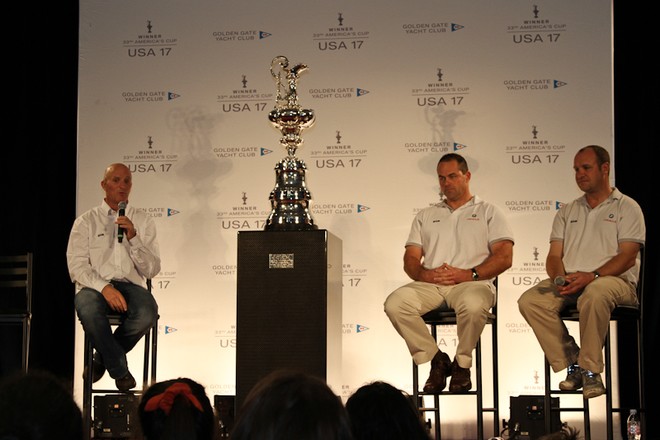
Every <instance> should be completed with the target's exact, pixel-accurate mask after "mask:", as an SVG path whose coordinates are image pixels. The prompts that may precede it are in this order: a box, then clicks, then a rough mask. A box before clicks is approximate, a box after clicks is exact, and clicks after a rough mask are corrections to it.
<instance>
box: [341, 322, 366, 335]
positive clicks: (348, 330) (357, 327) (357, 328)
mask: <svg viewBox="0 0 660 440" xmlns="http://www.w3.org/2000/svg"><path fill="white" fill-rule="evenodd" d="M368 330H369V327H367V326H366V325H362V324H342V325H341V332H342V333H343V334H345V335H353V334H358V333H364V332H366V331H368Z"/></svg>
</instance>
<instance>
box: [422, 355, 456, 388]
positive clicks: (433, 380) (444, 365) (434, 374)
mask: <svg viewBox="0 0 660 440" xmlns="http://www.w3.org/2000/svg"><path fill="white" fill-rule="evenodd" d="M450 373H451V361H450V360H449V356H447V354H446V353H443V352H441V351H438V352H437V353H436V354H435V356H433V359H431V374H429V378H428V380H427V381H426V383H425V384H424V392H425V393H433V394H437V393H439V392H440V391H442V390H444V389H445V387H446V386H447V376H449V374H450Z"/></svg>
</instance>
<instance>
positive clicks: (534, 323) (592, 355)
mask: <svg viewBox="0 0 660 440" xmlns="http://www.w3.org/2000/svg"><path fill="white" fill-rule="evenodd" d="M575 304H577V309H578V311H579V313H580V323H579V328H580V346H581V348H580V346H578V345H577V343H576V342H575V339H574V338H573V337H572V336H571V335H570V334H569V333H568V329H567V328H566V324H565V322H564V321H563V320H562V319H561V318H560V317H559V312H560V311H561V309H562V308H563V307H565V306H567V305H575ZM619 304H621V305H624V304H625V305H638V304H639V302H638V300H637V292H636V289H635V286H634V285H633V284H631V283H629V282H628V281H625V280H624V279H622V278H619V277H615V276H601V277H599V278H598V279H596V280H594V281H592V282H591V283H589V284H588V285H587V287H585V289H584V290H583V291H582V293H579V294H577V295H560V294H559V293H558V292H557V287H556V286H555V285H554V283H553V282H552V281H551V280H550V279H546V280H543V281H541V282H540V283H538V284H537V285H536V286H534V287H532V288H530V289H528V290H527V291H526V292H524V293H523V294H522V295H521V296H520V298H519V299H518V308H519V310H520V313H521V314H522V316H523V318H525V320H526V321H527V323H528V324H529V325H530V327H532V330H533V331H534V334H535V335H536V339H538V341H539V344H540V345H541V348H542V349H543V352H544V353H545V356H546V357H547V358H548V362H549V363H550V366H551V367H552V369H553V371H555V372H557V371H561V370H563V369H564V368H566V367H568V366H569V365H571V364H575V363H577V364H578V365H579V366H580V367H581V368H584V369H586V370H590V371H592V372H593V373H602V372H603V369H604V363H603V344H604V343H605V336H606V335H607V330H608V328H609V325H610V315H611V314H612V310H614V308H615V307H616V306H617V305H619Z"/></svg>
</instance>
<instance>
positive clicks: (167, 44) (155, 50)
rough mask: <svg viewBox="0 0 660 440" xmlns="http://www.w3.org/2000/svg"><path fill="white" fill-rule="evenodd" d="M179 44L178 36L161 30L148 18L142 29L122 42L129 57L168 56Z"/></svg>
mask: <svg viewBox="0 0 660 440" xmlns="http://www.w3.org/2000/svg"><path fill="white" fill-rule="evenodd" d="M177 44H178V39H177V38H176V37H174V36H172V35H168V34H166V33H165V32H163V31H161V30H160V29H159V28H157V26H156V25H155V24H154V23H153V22H152V21H151V20H146V22H145V24H144V27H143V28H142V29H139V30H137V31H136V34H135V35H133V36H130V37H127V38H124V40H123V42H122V46H123V47H124V48H125V49H126V53H127V55H128V57H129V58H150V57H154V58H162V57H168V56H170V55H172V51H173V49H174V48H175V47H176V45H177Z"/></svg>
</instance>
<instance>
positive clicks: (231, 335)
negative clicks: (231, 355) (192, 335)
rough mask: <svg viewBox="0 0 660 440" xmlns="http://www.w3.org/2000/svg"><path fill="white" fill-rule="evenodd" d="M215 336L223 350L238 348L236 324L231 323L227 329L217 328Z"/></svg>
mask: <svg viewBox="0 0 660 440" xmlns="http://www.w3.org/2000/svg"><path fill="white" fill-rule="evenodd" d="M213 336H214V337H215V340H216V342H217V346H218V347H219V348H220V349H221V350H223V349H226V348H232V349H233V348H236V326H235V325H231V326H229V328H226V329H216V330H215V331H214V332H213Z"/></svg>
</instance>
